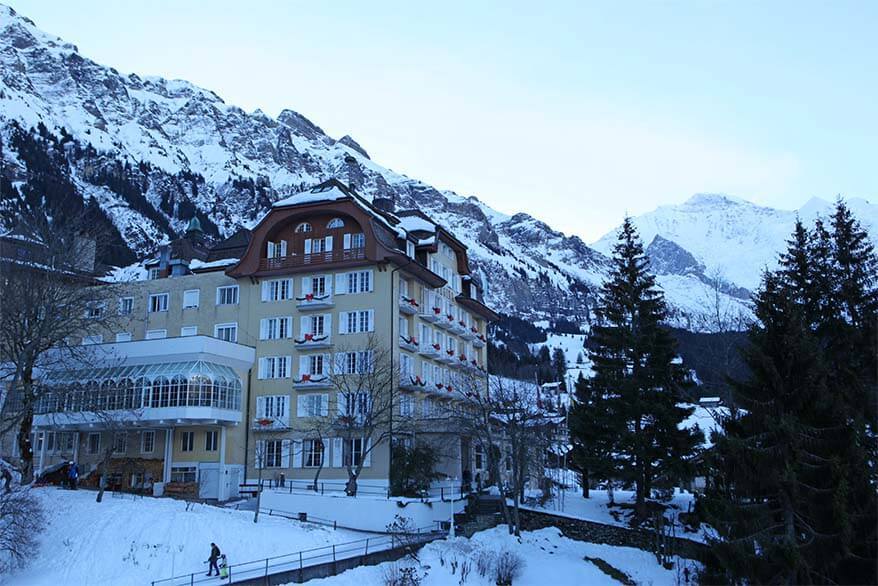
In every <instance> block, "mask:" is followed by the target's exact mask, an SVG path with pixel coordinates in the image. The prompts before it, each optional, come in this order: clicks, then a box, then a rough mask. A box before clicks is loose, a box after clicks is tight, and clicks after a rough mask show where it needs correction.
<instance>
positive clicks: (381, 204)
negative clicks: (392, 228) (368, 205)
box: [372, 196, 396, 214]
mask: <svg viewBox="0 0 878 586" xmlns="http://www.w3.org/2000/svg"><path fill="white" fill-rule="evenodd" d="M372 205H374V206H375V207H376V208H378V209H379V210H381V211H383V212H389V213H391V214H392V213H393V212H394V211H396V202H395V201H394V199H393V196H389V197H384V196H382V197H376V198H374V199H373V200H372Z"/></svg>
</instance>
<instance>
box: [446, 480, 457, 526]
mask: <svg viewBox="0 0 878 586" xmlns="http://www.w3.org/2000/svg"><path fill="white" fill-rule="evenodd" d="M456 484H457V476H455V477H454V478H452V479H451V491H450V493H449V495H448V502H450V503H451V523H449V524H448V537H449V538H450V539H454V537H455V534H454V487H455V485H456Z"/></svg>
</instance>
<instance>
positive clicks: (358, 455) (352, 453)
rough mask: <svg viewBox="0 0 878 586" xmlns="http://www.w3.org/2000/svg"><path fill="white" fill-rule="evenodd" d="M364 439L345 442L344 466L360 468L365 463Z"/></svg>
mask: <svg viewBox="0 0 878 586" xmlns="http://www.w3.org/2000/svg"><path fill="white" fill-rule="evenodd" d="M363 451H364V450H363V439H362V438H354V439H350V440H346V441H345V446H344V465H345V466H359V465H360V462H362V461H363Z"/></svg>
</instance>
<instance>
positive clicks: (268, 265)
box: [259, 248, 366, 271]
mask: <svg viewBox="0 0 878 586" xmlns="http://www.w3.org/2000/svg"><path fill="white" fill-rule="evenodd" d="M365 258H366V249H365V248H341V249H338V250H330V251H328V252H311V253H308V254H296V253H294V254H290V255H287V256H276V257H274V258H262V259H259V270H260V271H273V270H278V269H292V268H296V267H306V266H311V265H320V264H328V263H335V262H348V261H355V260H363V259H365Z"/></svg>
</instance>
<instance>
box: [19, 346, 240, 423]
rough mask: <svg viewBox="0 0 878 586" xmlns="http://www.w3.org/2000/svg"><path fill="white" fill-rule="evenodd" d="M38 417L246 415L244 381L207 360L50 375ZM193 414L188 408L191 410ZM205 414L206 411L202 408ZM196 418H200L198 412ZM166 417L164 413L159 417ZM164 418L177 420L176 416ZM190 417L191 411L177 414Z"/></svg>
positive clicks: (69, 371)
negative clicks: (243, 412)
mask: <svg viewBox="0 0 878 586" xmlns="http://www.w3.org/2000/svg"><path fill="white" fill-rule="evenodd" d="M43 385H45V386H46V387H48V388H47V389H46V392H44V393H42V398H41V400H40V402H39V404H38V406H37V411H36V412H37V414H38V415H48V414H60V413H71V414H72V413H101V412H119V411H131V412H132V414H139V415H143V414H149V412H150V411H151V410H153V409H160V410H162V411H164V410H178V409H180V408H208V410H210V411H212V410H215V409H217V410H224V411H238V412H239V411H240V410H241V386H242V385H241V379H240V377H239V376H238V374H237V373H236V372H235V371H234V370H233V369H232V368H230V367H228V366H224V365H220V364H214V363H211V362H207V361H204V360H196V361H191V362H167V363H160V364H140V365H134V366H118V367H110V368H96V369H83V370H66V371H59V372H55V373H49V374H48V376H47V377H46V378H45V379H44V380H43ZM187 411H188V409H187ZM197 411H200V412H201V414H205V413H204V409H199V410H197ZM190 414H192V415H195V414H196V413H195V412H191V413H190ZM155 415H160V413H155ZM161 415H166V416H169V417H173V416H175V414H174V413H173V412H172V411H168V412H166V413H163V414H161ZM177 415H179V416H185V411H180V412H178V413H177Z"/></svg>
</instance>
